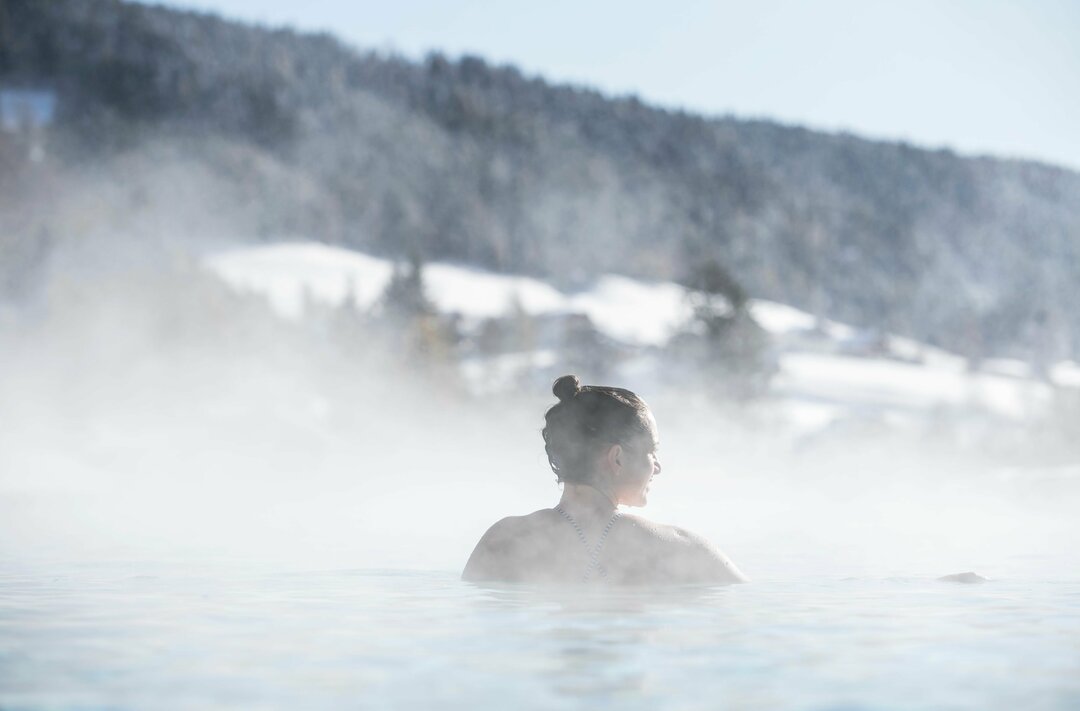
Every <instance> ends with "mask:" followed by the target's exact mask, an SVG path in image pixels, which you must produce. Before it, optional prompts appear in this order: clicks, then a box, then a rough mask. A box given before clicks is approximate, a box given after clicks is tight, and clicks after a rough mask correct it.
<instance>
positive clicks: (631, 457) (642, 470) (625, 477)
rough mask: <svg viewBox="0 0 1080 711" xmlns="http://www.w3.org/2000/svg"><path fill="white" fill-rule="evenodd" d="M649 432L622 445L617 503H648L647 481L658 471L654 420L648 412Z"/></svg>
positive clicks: (658, 461) (637, 504)
mask: <svg viewBox="0 0 1080 711" xmlns="http://www.w3.org/2000/svg"><path fill="white" fill-rule="evenodd" d="M648 420H649V433H648V434H645V435H640V436H638V437H635V438H634V439H633V440H632V441H631V442H629V443H628V444H626V445H625V446H624V447H623V469H622V473H621V476H620V486H619V491H618V493H619V503H621V504H626V505H627V506H644V505H646V504H647V503H649V482H650V481H652V478H653V477H654V476H656V475H657V474H659V473H660V469H661V467H660V459H659V458H658V455H657V452H656V450H657V448H658V447H659V446H660V438H659V434H658V433H657V430H656V420H655V419H653V416H652V413H649V416H648Z"/></svg>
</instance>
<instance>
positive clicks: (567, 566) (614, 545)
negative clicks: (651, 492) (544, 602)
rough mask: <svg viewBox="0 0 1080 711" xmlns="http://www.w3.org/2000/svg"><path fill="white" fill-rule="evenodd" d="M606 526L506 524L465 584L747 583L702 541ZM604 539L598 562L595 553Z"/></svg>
mask: <svg viewBox="0 0 1080 711" xmlns="http://www.w3.org/2000/svg"><path fill="white" fill-rule="evenodd" d="M609 521H611V519H607V520H604V519H601V518H595V517H594V518H592V519H591V520H582V521H580V522H578V521H577V520H575V519H573V518H572V517H571V518H569V519H568V517H567V516H566V515H565V514H564V513H560V512H559V511H558V510H557V509H542V510H540V511H535V512H533V513H531V514H528V515H526V516H510V517H508V518H504V519H502V520H501V521H499V522H497V523H496V524H495V525H493V526H492V527H491V528H490V529H489V530H488V531H487V533H485V534H484V536H483V538H481V539H480V542H479V543H478V544H477V545H476V549H475V550H474V551H473V554H472V556H471V557H470V558H469V562H468V563H467V564H466V566H465V571H464V572H463V573H462V578H463V579H465V580H472V581H505V582H535V583H580V582H582V581H583V580H585V581H590V582H591V581H597V582H606V583H609V584H615V585H648V584H679V583H713V584H723V583H739V582H745V581H746V578H745V577H744V576H743V575H742V573H741V572H739V570H738V569H737V568H736V567H735V566H734V565H733V564H732V563H731V561H729V560H728V559H727V557H726V556H724V554H723V553H721V552H720V551H719V550H717V549H716V548H715V547H714V546H712V545H711V544H710V543H709V542H708V541H706V540H705V539H704V538H702V537H700V536H697V535H695V534H693V533H690V532H688V531H685V530H683V529H681V528H678V527H675V526H667V525H664V524H658V523H654V522H652V521H649V520H648V519H644V518H641V517H639V516H634V515H630V514H621V515H618V516H617V517H615V518H614V521H613V523H611V526H610V528H609V529H608V531H607V534H606V535H603V531H604V529H605V527H606V526H607V524H608V523H609ZM575 523H576V524H577V526H575V525H574V524H575ZM578 529H580V531H581V535H579V533H578ZM602 536H603V541H602V545H601V547H600V548H599V551H598V552H597V554H596V556H595V562H594V556H593V555H592V554H593V551H594V550H595V549H596V545H597V543H598V542H600V539H601V537H602ZM583 539H584V540H583Z"/></svg>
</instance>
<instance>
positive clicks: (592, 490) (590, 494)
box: [559, 482, 617, 516]
mask: <svg viewBox="0 0 1080 711" xmlns="http://www.w3.org/2000/svg"><path fill="white" fill-rule="evenodd" d="M559 506H561V507H562V508H563V510H565V511H568V512H570V513H571V514H573V513H574V512H578V513H579V514H580V513H590V514H594V515H598V516H609V515H610V514H611V512H612V511H614V510H615V508H616V507H617V500H616V498H615V494H614V493H613V492H609V491H605V490H604V489H601V488H599V487H596V486H593V485H591V484H573V483H571V482H566V483H564V484H563V493H562V498H560V499H559Z"/></svg>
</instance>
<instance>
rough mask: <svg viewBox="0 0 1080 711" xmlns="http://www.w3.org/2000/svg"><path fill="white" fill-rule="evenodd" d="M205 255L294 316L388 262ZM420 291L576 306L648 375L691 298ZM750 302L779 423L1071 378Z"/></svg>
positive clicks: (526, 360)
mask: <svg viewBox="0 0 1080 711" xmlns="http://www.w3.org/2000/svg"><path fill="white" fill-rule="evenodd" d="M206 266H207V267H208V268H209V269H210V270H211V271H212V272H214V273H215V274H217V275H219V276H220V277H221V278H222V279H224V280H225V281H226V282H227V283H228V284H230V285H231V286H232V287H233V288H235V289H237V290H241V291H244V292H250V293H257V294H262V295H264V296H266V297H267V298H268V299H269V300H270V303H271V304H272V306H273V308H274V309H275V310H276V311H277V312H278V313H279V314H280V315H281V316H282V317H284V318H288V319H301V318H303V316H304V308H305V301H307V300H310V301H311V302H313V303H317V304H322V305H332V306H339V305H341V304H342V303H344V301H345V300H346V299H352V300H353V301H354V302H355V305H356V306H357V307H358V308H359V309H361V310H369V309H377V308H378V303H379V297H380V295H381V294H382V293H383V291H384V289H385V288H386V285H387V283H388V282H389V280H390V277H391V274H392V272H393V265H392V263H391V262H389V261H387V260H384V259H379V258H376V257H372V256H369V255H365V254H361V253H359V252H355V251H351V250H346V249H341V248H336V247H330V246H327V245H324V244H318V243H311V242H291V243H278V244H274V245H269V246H259V247H244V248H237V249H233V250H230V251H226V252H222V253H218V254H215V255H213V256H211V257H209V258H208V259H207V261H206ZM424 284H425V288H426V295H427V297H428V298H429V299H430V300H431V302H432V303H433V304H434V305H435V307H436V308H437V309H438V310H439V311H440V312H442V313H448V314H451V313H452V314H457V315H459V316H460V317H461V322H462V324H464V325H465V327H466V328H469V327H470V326H475V325H476V324H478V323H480V322H481V321H483V320H484V319H488V318H493V317H498V316H501V315H505V314H508V313H510V312H511V311H512V310H513V309H520V310H522V311H524V312H526V313H528V314H530V315H534V316H538V315H545V314H547V315H552V314H584V315H586V316H588V317H589V319H590V320H591V321H592V323H593V324H594V326H595V328H596V329H597V330H598V331H599V332H600V333H602V334H604V335H605V336H607V337H608V338H610V339H612V340H613V341H615V342H618V343H621V344H624V345H625V346H626V347H627V348H630V349H636V351H637V352H639V353H640V354H641V357H640V358H639V362H633V359H631V362H629V363H627V364H625V366H624V367H626V368H627V370H628V374H629V373H630V372H633V373H634V374H635V375H636V376H638V377H646V378H647V377H648V374H647V373H643V372H642V370H643V369H645V370H647V369H648V363H649V362H650V361H649V358H648V355H647V353H648V352H649V350H650V349H655V348H657V347H662V346H664V345H665V344H666V343H667V342H668V341H669V340H670V339H671V338H672V336H673V335H674V334H676V333H677V332H678V331H680V329H683V328H684V327H685V326H686V325H687V323H688V321H689V319H690V317H691V313H692V311H691V306H690V303H689V301H688V299H687V294H686V290H685V289H684V288H683V287H681V286H679V285H678V284H675V283H671V282H643V281H637V280H633V279H629V278H626V277H622V276H616V275H604V276H601V277H600V278H598V279H597V280H596V281H595V283H594V285H593V286H592V288H590V289H588V290H586V291H581V292H578V293H573V294H566V293H563V292H560V291H559V290H557V289H555V288H554V287H552V286H551V285H550V284H548V283H546V282H544V281H541V280H538V279H534V278H530V277H524V276H513V275H504V274H494V273H490V272H484V271H479V270H476V269H472V268H469V267H464V266H457V265H451V264H439V263H434V264H429V265H426V266H425V268H424ZM750 309H751V313H752V314H753V316H754V318H755V319H756V320H757V321H758V323H759V324H761V326H762V327H763V328H764V329H765V330H766V331H768V332H769V333H770V334H771V335H772V336H773V337H774V340H775V342H776V344H777V350H778V353H777V357H778V365H779V373H778V375H777V377H776V378H775V379H774V381H773V385H772V389H773V394H774V395H775V396H776V399H777V400H778V402H779V404H780V406H781V408H782V410H783V411H784V412H785V413H786V414H787V416H788V419H789V421H790V423H791V424H792V425H794V426H796V427H797V428H800V429H802V428H806V429H809V430H814V429H818V428H820V427H825V426H829V425H831V424H834V423H836V422H837V421H839V420H843V419H844V418H846V417H850V416H858V417H860V418H866V417H868V416H869V417H872V418H874V419H877V420H880V421H882V422H884V423H886V424H889V423H903V422H907V421H912V420H921V421H925V420H926V418H928V417H933V416H935V415H936V414H940V413H941V412H942V411H943V410H950V411H954V410H960V409H968V410H971V411H973V412H978V413H982V414H983V415H986V416H990V417H996V418H1006V419H1016V420H1023V419H1027V418H1030V417H1032V416H1034V415H1037V414H1038V413H1039V412H1040V411H1041V410H1043V409H1045V408H1046V407H1047V406H1048V404H1049V403H1050V401H1051V399H1052V397H1053V393H1054V388H1055V386H1058V387H1078V386H1080V365H1078V364H1076V363H1071V362H1070V363H1061V364H1058V365H1057V366H1056V367H1055V368H1053V369H1052V371H1051V382H1049V383H1048V382H1046V381H1044V380H1040V379H1035V378H1032V377H1029V375H1028V368H1027V366H1026V364H1024V363H1020V362H1016V361H1003V360H997V361H988V362H987V364H986V365H985V366H984V368H982V369H981V370H980V371H979V372H975V373H972V372H969V368H968V364H967V361H966V360H965V359H964V358H962V357H960V356H958V355H955V354H952V353H948V352H946V351H943V350H940V349H937V348H933V347H931V346H928V345H926V344H922V343H918V342H915V341H912V340H910V339H905V338H901V337H897V336H894V335H890V334H881V333H870V334H868V333H865V332H860V331H859V330H857V329H855V328H852V327H850V326H847V325H845V324H841V323H836V322H832V321H823V322H819V321H818V320H817V319H816V318H815V317H814V316H813V315H811V314H809V313H806V312H804V311H801V310H799V309H797V308H794V307H792V306H788V305H785V304H779V303H775V302H770V301H762V300H754V301H752V302H751V306H750ZM552 357H553V356H551V354H545V353H534V354H510V355H508V356H504V357H503V361H504V362H498V363H496V362H479V363H478V362H476V361H475V360H473V361H472V362H467V363H465V364H464V366H463V370H464V373H465V375H466V377H467V378H468V379H469V380H470V381H472V382H474V383H479V382H481V381H484V380H489V381H490V378H485V377H484V371H485V370H491V371H496V370H499V369H503V370H505V369H507V368H517V367H536V366H538V365H546V364H550V363H551V362H552Z"/></svg>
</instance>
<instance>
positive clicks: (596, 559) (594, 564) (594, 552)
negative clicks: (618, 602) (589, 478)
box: [555, 506, 620, 583]
mask: <svg viewBox="0 0 1080 711" xmlns="http://www.w3.org/2000/svg"><path fill="white" fill-rule="evenodd" d="M555 510H556V511H558V512H559V515H560V516H562V517H563V518H565V519H566V520H567V521H568V522H569V523H570V525H571V526H573V527H574V531H575V532H576V533H577V535H578V539H579V540H580V541H581V545H583V546H585V550H586V551H587V552H588V553H589V564H588V565H587V566H585V574H584V575H583V576H581V581H582V582H584V583H587V582H589V578H590V577H592V573H593V569H596V570H597V571H598V572H599V574H600V577H601V578H606V577H607V570H606V569H605V568H604V566H602V565H600V551H601V550H603V548H604V541H605V540H607V535H608V533H610V532H611V527H612V526H614V525H615V522H616V521H617V520H618V519H619V515H620V514H619V512H618V511H617V510H616V511H615V513H613V514H611V520H610V521H608V523H607V525H606V526H604V530H603V532H601V534H600V538H599V539H598V540H597V541H596V545H595V546H593V547H592V548H591V549H590V548H589V539H588V538H586V537H585V532H584V531H582V530H581V526H579V525H578V522H577V521H575V520H574V517H573V516H571V515H570V514H568V513H566V511H564V510H563V507H562V506H556V507H555Z"/></svg>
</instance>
